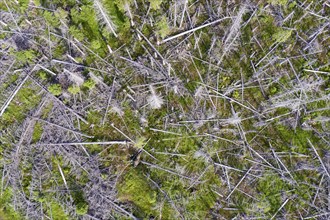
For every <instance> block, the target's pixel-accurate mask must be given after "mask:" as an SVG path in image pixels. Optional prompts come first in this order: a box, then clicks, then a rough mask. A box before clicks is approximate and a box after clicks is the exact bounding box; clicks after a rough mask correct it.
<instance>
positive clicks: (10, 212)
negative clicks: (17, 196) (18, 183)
mask: <svg viewBox="0 0 330 220" xmlns="http://www.w3.org/2000/svg"><path fill="white" fill-rule="evenodd" d="M2 190H4V191H3V192H2V195H0V219H1V220H20V219H23V217H22V216H21V215H20V214H19V213H18V212H17V211H15V210H14V208H13V207H12V206H11V204H10V202H11V199H12V190H11V189H10V188H7V189H2Z"/></svg>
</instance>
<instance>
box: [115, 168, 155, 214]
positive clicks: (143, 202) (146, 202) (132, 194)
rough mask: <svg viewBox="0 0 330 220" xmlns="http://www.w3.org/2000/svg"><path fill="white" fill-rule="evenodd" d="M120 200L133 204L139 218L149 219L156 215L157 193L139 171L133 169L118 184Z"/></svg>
mask: <svg viewBox="0 0 330 220" xmlns="http://www.w3.org/2000/svg"><path fill="white" fill-rule="evenodd" d="M117 188H118V198H119V199H120V200H121V201H128V202H132V203H133V204H134V205H136V206H137V207H138V209H139V211H140V212H137V213H135V214H136V215H137V216H139V217H147V216H150V215H153V214H154V213H155V210H154V208H155V206H156V201H157V200H156V191H155V190H153V189H152V188H151V187H150V185H149V184H148V182H147V180H146V177H144V176H143V174H142V172H141V171H140V170H138V169H133V168H131V169H130V170H129V171H128V172H127V173H126V174H125V176H124V177H123V180H122V181H121V182H120V183H118V184H117Z"/></svg>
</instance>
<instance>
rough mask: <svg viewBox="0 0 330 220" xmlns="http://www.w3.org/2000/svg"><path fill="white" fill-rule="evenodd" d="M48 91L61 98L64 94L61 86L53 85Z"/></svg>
mask: <svg viewBox="0 0 330 220" xmlns="http://www.w3.org/2000/svg"><path fill="white" fill-rule="evenodd" d="M48 91H49V92H50V93H52V94H53V95H55V96H59V95H61V94H62V87H61V85H60V84H53V85H51V86H49V87H48Z"/></svg>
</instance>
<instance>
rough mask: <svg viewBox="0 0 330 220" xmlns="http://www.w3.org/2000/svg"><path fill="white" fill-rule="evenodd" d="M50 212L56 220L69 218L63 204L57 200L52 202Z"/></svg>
mask: <svg viewBox="0 0 330 220" xmlns="http://www.w3.org/2000/svg"><path fill="white" fill-rule="evenodd" d="M48 214H49V215H51V216H52V218H53V219H54V220H69V217H68V215H67V214H66V213H65V211H64V209H63V208H62V206H61V205H60V204H58V203H57V202H55V201H52V202H51V203H50V210H49V211H48Z"/></svg>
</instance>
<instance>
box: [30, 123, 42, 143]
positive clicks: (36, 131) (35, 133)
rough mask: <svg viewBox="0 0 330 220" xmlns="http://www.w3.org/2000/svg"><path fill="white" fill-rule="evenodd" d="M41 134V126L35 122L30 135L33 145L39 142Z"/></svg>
mask: <svg viewBox="0 0 330 220" xmlns="http://www.w3.org/2000/svg"><path fill="white" fill-rule="evenodd" d="M42 132H43V128H42V124H41V123H39V122H37V123H36V124H35V126H34V130H33V134H32V142H33V143H35V142H37V141H39V140H40V138H41V135H42Z"/></svg>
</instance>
